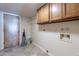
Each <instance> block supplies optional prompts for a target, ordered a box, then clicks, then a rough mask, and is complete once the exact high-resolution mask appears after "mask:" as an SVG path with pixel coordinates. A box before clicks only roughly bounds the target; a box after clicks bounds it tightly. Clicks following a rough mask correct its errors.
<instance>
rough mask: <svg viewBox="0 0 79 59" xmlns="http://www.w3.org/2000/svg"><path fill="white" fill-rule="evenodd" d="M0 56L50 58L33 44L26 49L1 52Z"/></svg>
mask: <svg viewBox="0 0 79 59" xmlns="http://www.w3.org/2000/svg"><path fill="white" fill-rule="evenodd" d="M0 56H48V55H47V54H46V53H44V52H43V51H42V50H40V49H39V48H38V47H36V46H34V45H33V44H31V45H28V46H25V47H21V46H18V47H12V48H7V49H4V50H1V51H0Z"/></svg>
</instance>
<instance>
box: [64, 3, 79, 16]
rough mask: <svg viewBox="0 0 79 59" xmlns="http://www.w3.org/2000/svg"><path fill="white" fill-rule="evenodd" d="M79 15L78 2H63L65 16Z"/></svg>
mask: <svg viewBox="0 0 79 59" xmlns="http://www.w3.org/2000/svg"><path fill="white" fill-rule="evenodd" d="M78 15H79V4H78V3H66V4H65V16H66V17H75V16H78Z"/></svg>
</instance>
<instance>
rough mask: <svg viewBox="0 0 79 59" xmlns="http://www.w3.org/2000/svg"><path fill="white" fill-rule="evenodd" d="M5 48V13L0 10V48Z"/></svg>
mask: <svg viewBox="0 0 79 59" xmlns="http://www.w3.org/2000/svg"><path fill="white" fill-rule="evenodd" d="M1 49H3V13H2V12H0V50H1Z"/></svg>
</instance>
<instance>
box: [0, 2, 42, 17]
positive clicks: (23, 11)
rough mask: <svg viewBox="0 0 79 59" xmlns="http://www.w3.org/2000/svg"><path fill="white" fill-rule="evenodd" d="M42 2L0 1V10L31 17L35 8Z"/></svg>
mask: <svg viewBox="0 0 79 59" xmlns="http://www.w3.org/2000/svg"><path fill="white" fill-rule="evenodd" d="M43 4H44V3H0V11H4V12H9V13H14V14H18V15H22V16H26V17H32V16H34V15H35V14H36V10H37V8H39V7H40V6H42V5H43Z"/></svg>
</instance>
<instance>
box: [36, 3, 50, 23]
mask: <svg viewBox="0 0 79 59" xmlns="http://www.w3.org/2000/svg"><path fill="white" fill-rule="evenodd" d="M37 19H38V21H37V22H38V23H46V22H49V4H45V5H43V6H42V7H41V8H40V9H39V10H38V11H37Z"/></svg>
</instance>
